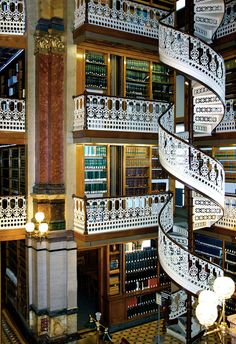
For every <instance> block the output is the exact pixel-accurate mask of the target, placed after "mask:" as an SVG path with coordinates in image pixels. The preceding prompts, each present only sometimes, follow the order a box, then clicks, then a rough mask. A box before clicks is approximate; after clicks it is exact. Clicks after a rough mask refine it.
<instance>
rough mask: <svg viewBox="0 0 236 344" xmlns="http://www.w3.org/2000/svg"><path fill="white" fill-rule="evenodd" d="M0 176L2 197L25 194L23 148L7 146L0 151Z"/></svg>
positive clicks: (24, 153) (24, 156)
mask: <svg viewBox="0 0 236 344" xmlns="http://www.w3.org/2000/svg"><path fill="white" fill-rule="evenodd" d="M0 175H1V186H0V192H1V194H2V195H24V194H25V193H26V152H25V146H9V147H4V148H1V149H0Z"/></svg>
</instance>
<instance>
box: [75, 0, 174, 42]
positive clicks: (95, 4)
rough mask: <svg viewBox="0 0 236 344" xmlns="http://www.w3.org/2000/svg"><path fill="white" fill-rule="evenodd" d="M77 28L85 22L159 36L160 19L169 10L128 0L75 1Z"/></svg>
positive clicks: (138, 33) (150, 36)
mask: <svg viewBox="0 0 236 344" xmlns="http://www.w3.org/2000/svg"><path fill="white" fill-rule="evenodd" d="M75 3H76V8H75V23H74V27H75V29H77V28H79V27H80V26H81V25H83V24H85V23H89V24H93V25H96V26H102V27H105V28H110V29H114V30H118V31H125V32H129V33H133V34H136V35H141V36H146V37H149V38H154V39H157V38H158V21H159V18H161V17H163V16H165V15H166V14H167V13H168V12H166V11H163V10H160V9H157V8H154V7H149V6H145V5H142V4H139V3H135V2H132V1H127V0H120V1H109V0H105V1H101V0H98V1H93V0H88V1H86V0H78V1H75Z"/></svg>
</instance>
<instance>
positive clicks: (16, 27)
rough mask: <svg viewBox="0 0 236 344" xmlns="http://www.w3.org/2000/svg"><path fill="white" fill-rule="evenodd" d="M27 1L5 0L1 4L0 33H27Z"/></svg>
mask: <svg viewBox="0 0 236 344" xmlns="http://www.w3.org/2000/svg"><path fill="white" fill-rule="evenodd" d="M25 21H26V15H25V1H24V0H4V1H1V4H0V34H9V35H23V34H24V33H25Z"/></svg>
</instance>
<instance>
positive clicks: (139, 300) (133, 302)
mask: <svg viewBox="0 0 236 344" xmlns="http://www.w3.org/2000/svg"><path fill="white" fill-rule="evenodd" d="M155 300H156V295H155V293H152V294H145V295H139V296H131V297H129V298H128V299H127V308H128V309H129V308H133V307H135V306H144V305H148V304H150V303H153V302H155Z"/></svg>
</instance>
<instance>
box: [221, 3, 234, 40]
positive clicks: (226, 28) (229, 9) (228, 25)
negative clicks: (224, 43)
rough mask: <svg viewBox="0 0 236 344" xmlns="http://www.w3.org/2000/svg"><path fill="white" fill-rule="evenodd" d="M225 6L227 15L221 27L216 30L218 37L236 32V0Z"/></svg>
mask: <svg viewBox="0 0 236 344" xmlns="http://www.w3.org/2000/svg"><path fill="white" fill-rule="evenodd" d="M225 6H226V9H225V15H224V18H223V21H222V23H221V25H220V27H219V29H218V30H217V31H216V38H220V37H224V36H227V35H230V34H232V33H235V32H236V10H235V7H236V1H235V0H234V1H230V2H228V3H227V4H226V5H225Z"/></svg>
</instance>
